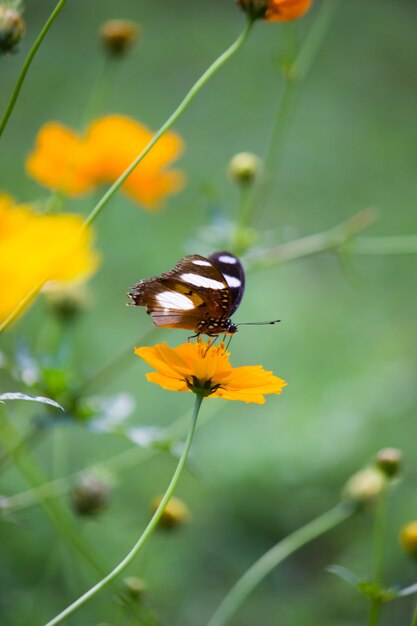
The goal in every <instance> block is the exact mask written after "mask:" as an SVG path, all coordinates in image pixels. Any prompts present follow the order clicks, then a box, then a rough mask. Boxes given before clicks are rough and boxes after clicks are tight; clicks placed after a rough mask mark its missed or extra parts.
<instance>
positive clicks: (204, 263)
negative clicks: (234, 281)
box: [193, 259, 211, 267]
mask: <svg viewBox="0 0 417 626" xmlns="http://www.w3.org/2000/svg"><path fill="white" fill-rule="evenodd" d="M193 263H194V265H208V266H209V267H210V266H211V263H210V261H200V259H195V260H194V261H193Z"/></svg>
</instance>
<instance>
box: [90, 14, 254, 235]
mask: <svg viewBox="0 0 417 626" xmlns="http://www.w3.org/2000/svg"><path fill="white" fill-rule="evenodd" d="M252 25H253V21H252V20H248V22H247V25H246V27H245V29H244V31H243V32H242V33H241V34H240V35H239V37H238V38H237V39H236V41H235V42H234V43H233V44H232V45H231V46H230V48H228V49H227V50H225V52H223V53H222V54H221V55H220V56H219V57H218V58H217V59H216V60H215V61H214V63H212V64H211V65H210V67H209V68H208V69H207V70H206V71H205V72H204V74H203V75H202V76H200V78H199V79H198V80H197V82H196V83H195V84H194V85H193V86H192V87H191V89H190V90H189V92H188V93H187V95H186V96H185V98H184V99H183V100H182V102H181V103H180V105H179V106H178V107H177V108H176V109H175V111H174V112H173V113H172V115H170V117H169V118H168V119H167V120H166V122H165V123H164V124H162V126H161V128H160V129H159V130H158V131H157V132H156V133H155V135H154V136H153V137H152V139H151V141H150V142H149V143H148V145H147V146H146V147H145V148H144V149H143V150H142V152H141V153H140V154H139V155H138V156H137V157H136V159H135V160H134V161H133V162H132V163H131V164H130V165H129V167H128V168H127V169H126V170H125V171H124V172H123V174H121V175H120V176H119V178H118V179H117V180H116V182H114V183H113V185H112V186H111V187H110V188H109V189H108V190H107V191H106V193H105V194H104V196H103V197H102V198H101V199H100V200H99V202H98V203H97V204H96V206H95V207H94V209H93V210H92V211H91V213H90V215H89V216H88V217H87V219H86V220H85V226H88V225H89V224H91V223H92V222H93V221H94V220H95V219H96V217H97V216H98V214H99V213H100V211H101V210H102V209H103V208H104V206H105V205H106V204H107V202H108V201H109V200H110V198H111V197H112V196H113V195H114V194H115V193H116V191H117V190H118V189H119V187H120V186H121V185H122V184H123V183H124V181H125V180H126V178H127V177H128V176H129V175H130V174H131V173H132V172H133V170H134V169H135V168H136V166H137V165H139V163H140V162H141V161H142V160H143V159H144V158H145V156H146V155H147V154H148V152H149V151H150V150H151V149H152V148H153V146H154V145H155V144H156V143H157V141H158V140H159V139H160V138H161V137H162V135H163V134H164V133H166V131H167V130H169V129H170V128H171V127H172V126H173V125H174V123H175V122H176V121H177V120H178V118H179V117H180V116H181V115H182V113H183V112H184V111H185V109H186V108H187V106H188V105H189V104H190V102H191V100H193V98H194V97H195V96H196V95H197V93H198V92H199V91H200V89H201V88H202V87H203V86H204V85H205V84H206V82H207V81H208V80H209V79H210V78H211V77H212V76H213V75H214V74H215V73H216V72H217V70H219V69H220V68H221V67H222V65H224V64H225V63H226V61H228V60H229V59H230V58H231V57H232V56H233V55H234V54H235V53H236V52H237V51H238V50H239V48H241V47H242V45H243V43H244V42H245V40H246V39H247V37H248V35H249V33H250V31H251V28H252Z"/></svg>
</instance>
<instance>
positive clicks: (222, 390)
mask: <svg viewBox="0 0 417 626" xmlns="http://www.w3.org/2000/svg"><path fill="white" fill-rule="evenodd" d="M135 353H136V354H137V355H138V356H140V357H141V358H142V359H143V360H144V361H146V363H148V365H151V367H153V368H154V369H156V370H157V371H156V372H152V373H150V374H147V375H146V378H147V379H148V380H150V381H151V382H153V383H156V384H157V385H160V386H161V387H163V388H164V389H170V390H171V391H193V392H194V393H196V394H198V395H201V396H204V397H206V396H213V397H217V398H224V399H225V400H242V401H243V402H255V403H256V404H263V403H264V402H265V398H264V395H265V394H267V393H277V394H278V393H281V391H282V388H283V387H285V385H286V384H287V383H286V382H285V381H284V380H282V379H281V378H278V377H277V376H274V375H273V374H272V372H267V371H265V370H264V369H263V367H262V366H261V365H248V366H246V367H232V366H231V364H230V362H229V353H228V352H226V350H225V347H224V344H223V343H222V344H221V345H219V346H210V341H208V342H203V341H197V342H196V343H184V344H182V345H180V346H178V347H177V348H170V347H169V346H167V344H166V343H163V344H158V345H156V346H154V347H152V348H147V347H146V348H145V347H144V348H135Z"/></svg>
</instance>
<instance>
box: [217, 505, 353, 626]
mask: <svg viewBox="0 0 417 626" xmlns="http://www.w3.org/2000/svg"><path fill="white" fill-rule="evenodd" d="M354 510H355V509H354V508H353V507H352V506H351V505H349V504H348V503H346V502H343V503H340V504H338V505H337V506H335V507H334V508H333V509H331V510H330V511H327V512H326V513H324V514H323V515H320V516H319V517H317V518H316V519H315V520H313V521H312V522H309V523H308V524H306V525H305V526H303V527H302V528H300V529H298V530H296V531H295V532H293V533H292V534H291V535H288V537H286V538H285V539H283V540H282V541H280V542H279V543H277V544H276V545H275V546H273V547H272V548H271V549H270V550H268V552H266V553H265V554H264V555H263V556H261V558H260V559H258V561H256V562H255V563H254V564H253V565H252V566H251V567H250V568H249V569H248V570H247V571H246V572H245V573H244V574H243V576H242V577H241V578H240V579H239V580H238V581H237V583H236V584H235V585H234V587H232V589H231V590H230V591H229V593H228V594H227V596H226V597H225V598H224V599H223V601H222V602H221V604H220V605H219V606H218V607H217V609H216V611H215V612H214V614H213V616H212V617H211V619H210V620H209V622H208V625H207V626H224V624H227V623H228V622H229V620H230V618H231V617H232V616H233V615H234V614H235V613H236V611H237V609H238V608H239V607H240V605H241V604H242V603H243V601H244V600H246V598H247V597H248V596H249V594H250V593H251V592H252V591H253V590H254V589H255V587H256V586H257V585H259V583H260V582H261V581H262V580H263V579H264V578H265V576H267V575H268V574H269V573H270V572H271V571H272V570H273V569H274V568H275V567H277V565H279V564H280V563H282V561H284V560H285V559H286V558H287V557H288V556H290V555H291V554H293V553H294V552H295V551H296V550H298V549H299V548H301V547H302V546H304V545H305V544H307V543H309V542H310V541H312V540H313V539H317V537H320V536H321V535H323V534H324V533H325V532H327V531H329V530H331V529H332V528H335V527H336V526H338V525H339V524H340V523H341V522H343V521H345V520H346V519H347V518H348V517H350V515H352V513H353V512H354Z"/></svg>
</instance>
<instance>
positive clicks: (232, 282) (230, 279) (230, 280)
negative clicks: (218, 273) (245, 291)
mask: <svg viewBox="0 0 417 626" xmlns="http://www.w3.org/2000/svg"><path fill="white" fill-rule="evenodd" d="M223 277H224V279H225V281H226V282H227V284H228V285H229V287H240V286H241V284H242V283H241V281H240V280H239V279H238V278H236V277H235V276H228V275H227V274H223Z"/></svg>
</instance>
